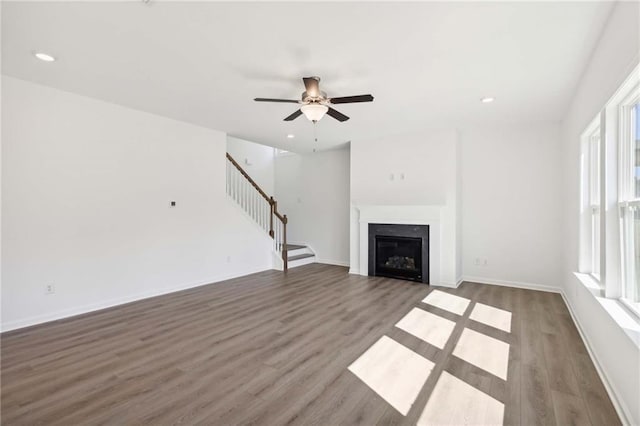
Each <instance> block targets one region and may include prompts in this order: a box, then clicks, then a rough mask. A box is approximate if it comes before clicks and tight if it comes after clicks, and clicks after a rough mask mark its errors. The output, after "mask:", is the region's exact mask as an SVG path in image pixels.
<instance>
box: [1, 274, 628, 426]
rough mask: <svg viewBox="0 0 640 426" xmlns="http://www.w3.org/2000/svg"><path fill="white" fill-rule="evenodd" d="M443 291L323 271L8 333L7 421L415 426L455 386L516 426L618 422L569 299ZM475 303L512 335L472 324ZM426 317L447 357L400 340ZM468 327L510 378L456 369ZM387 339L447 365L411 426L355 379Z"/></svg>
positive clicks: (4, 340)
mask: <svg viewBox="0 0 640 426" xmlns="http://www.w3.org/2000/svg"><path fill="white" fill-rule="evenodd" d="M433 290H434V288H431V287H429V286H425V285H423V284H416V283H411V282H407V281H398V280H393V279H388V278H379V277H361V276H356V275H349V274H348V273H347V270H346V269H345V268H342V267H336V266H328V265H320V264H310V265H306V266H303V267H300V268H295V269H292V270H290V271H289V272H287V273H286V274H284V273H282V272H278V271H265V272H261V273H258V274H252V275H249V276H245V277H239V278H236V279H232V280H228V281H225V282H221V283H216V284H212V285H207V286H201V287H197V288H192V289H188V290H185V291H181V292H177V293H172V294H167V295H163V296H159V297H154V298H150V299H145V300H141V301H138V302H134V303H129V304H126V305H121V306H117V307H114V308H109V309H105V310H102V311H98V312H93V313H89V314H85V315H81V316H78V317H74V318H68V319H64V320H60V321H55V322H51V323H47V324H42V325H39V326H35V327H30V328H25V329H22V330H16V331H12V332H8V333H4V334H2V335H1V336H0V339H1V341H0V343H1V347H0V361H1V366H0V367H1V368H0V374H1V377H0V378H1V380H2V382H1V400H0V402H1V404H0V409H1V411H0V416H1V417H0V421H1V423H2V424H3V425H36V424H47V425H70V424H83V425H93V424H96V425H98V424H100V425H102V424H150V425H164V424H203V425H205V424H206V425H225V426H226V425H235V424H243V425H250V424H255V425H284V424H299V425H302V424H318V425H329V424H331V425H340V424H345V425H346V424H349V425H352V424H362V425H374V424H384V425H392V424H398V425H415V424H416V422H417V421H418V419H419V418H420V415H421V413H422V411H423V410H424V407H425V406H426V404H427V402H428V401H429V399H430V397H431V394H432V392H433V389H434V387H435V386H436V383H437V382H438V379H439V377H440V376H441V375H442V374H443V372H446V373H447V374H450V375H452V376H454V377H455V378H456V379H457V380H459V381H462V382H464V383H465V384H466V385H465V386H467V389H471V388H473V389H474V391H477V392H478V395H483V398H486V397H487V396H488V397H491V398H493V399H494V400H497V401H499V402H500V403H501V404H504V424H509V425H511V424H514V425H515V424H522V425H527V426H528V425H532V424H557V425H562V426H564V425H565V424H592V425H594V426H596V425H602V424H607V425H610V424H619V422H620V421H619V419H618V417H617V415H616V413H615V409H614V408H613V405H612V404H611V401H610V400H609V398H608V396H607V394H606V391H605V389H604V386H603V385H602V383H601V382H600V380H599V377H598V375H597V372H596V371H595V368H594V367H593V364H592V363H591V360H590V358H589V356H588V354H587V352H586V348H585V347H584V344H583V342H582V340H581V339H580V335H579V333H578V332H577V329H576V328H575V326H574V324H573V322H572V320H571V317H570V315H569V313H568V311H567V309H566V306H565V305H564V302H563V300H562V298H561V297H560V296H559V295H556V294H551V293H542V292H535V291H529V290H523V289H514V288H508V287H500V286H490V285H481V284H474V283H466V282H465V283H463V284H462V285H460V286H459V288H457V289H445V288H438V291H441V292H444V293H448V294H452V295H455V296H458V297H463V298H467V299H469V300H470V303H469V304H468V306H467V308H466V310H465V312H463V313H457V314H456V313H452V312H449V311H446V310H443V309H440V308H438V307H435V306H432V305H428V304H425V303H423V302H422V300H423V299H424V298H425V297H426V296H427V295H428V294H429V293H430V292H432V291H433ZM476 303H482V304H484V305H487V306H490V307H493V308H498V309H501V310H504V311H507V312H510V313H511V327H510V331H509V330H508V329H506V330H505V329H504V327H502V326H501V327H502V328H503V329H498V328H495V327H492V326H491V325H487V324H483V323H482V322H478V321H474V320H471V319H469V316H470V313H471V312H472V310H473V307H474V306H475V304H476ZM413 308H416V309H421V310H423V311H427V312H429V313H430V314H433V315H436V316H439V317H441V318H444V319H447V320H449V321H453V322H454V323H455V326H454V328H453V331H451V332H450V337H449V339H448V340H447V342H446V343H445V344H444V347H442V348H441V347H436V346H433V345H432V344H430V343H428V342H425V341H423V340H421V339H420V338H418V337H416V336H414V335H412V334H410V333H408V332H406V331H404V330H401V329H399V328H397V327H395V324H396V323H397V322H398V321H400V319H401V318H403V317H404V316H405V315H407V313H409V312H410V311H411V310H412V309H413ZM427 317H429V316H427ZM431 318H433V317H431ZM436 322H437V321H436ZM465 329H469V330H472V331H473V332H476V333H481V334H482V335H484V336H487V337H490V338H492V339H497V340H499V341H501V342H504V343H505V344H507V345H509V356H508V366H507V376H506V380H504V379H503V378H500V377H497V376H494V375H493V374H491V373H490V372H488V371H485V370H482V369H481V368H479V367H478V366H476V365H473V364H472V363H471V362H469V361H465V360H463V359H460V358H457V357H455V356H454V355H452V353H453V351H454V348H455V346H456V344H457V342H458V340H459V339H460V336H461V335H462V333H463V331H464V330H465ZM383 336H387V337H388V338H390V339H393V340H394V341H395V342H397V343H399V344H401V345H403V346H405V347H406V348H408V349H410V350H412V351H414V352H415V353H417V354H418V355H420V356H422V357H424V358H426V359H428V360H429V361H431V362H433V363H434V367H433V370H432V372H431V374H430V375H429V377H428V378H427V381H426V382H425V384H424V386H423V388H422V389H421V390H420V392H419V394H418V396H417V397H416V400H415V402H414V404H413V406H412V407H411V409H410V410H409V412H408V414H407V415H406V416H403V415H402V414H400V413H399V412H398V411H396V410H395V409H394V408H393V407H392V406H391V405H389V404H388V403H387V402H386V401H385V400H384V399H383V398H382V397H381V396H379V395H377V394H376V393H375V392H374V391H372V390H371V389H370V388H369V387H368V386H367V385H366V384H365V383H364V382H363V381H361V380H360V379H359V378H358V377H357V376H355V375H354V374H353V373H352V372H350V371H349V370H348V369H347V367H348V366H349V365H351V364H352V363H353V362H354V361H355V360H357V359H358V358H359V357H360V356H361V355H362V354H363V353H365V352H366V351H367V349H368V348H370V347H371V346H372V345H373V344H374V343H375V342H377V341H378V340H379V339H380V338H381V337H383ZM485 349H486V348H485ZM478 350H483V348H478ZM468 386H471V388H468Z"/></svg>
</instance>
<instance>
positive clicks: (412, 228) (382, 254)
mask: <svg viewBox="0 0 640 426" xmlns="http://www.w3.org/2000/svg"><path fill="white" fill-rule="evenodd" d="M369 275H370V276H376V277H390V278H398V279H402V280H410V281H417V282H421V283H425V284H428V283H429V225H396V224H384V223H370V224H369Z"/></svg>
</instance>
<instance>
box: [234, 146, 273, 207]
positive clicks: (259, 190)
mask: <svg viewBox="0 0 640 426" xmlns="http://www.w3.org/2000/svg"><path fill="white" fill-rule="evenodd" d="M227 159H228V160H229V161H231V164H233V165H234V166H235V168H236V169H238V171H239V172H240V174H241V175H242V176H244V178H245V179H246V180H248V181H249V183H250V184H251V186H253V187H254V188H255V189H256V191H258V193H259V194H260V195H262V197H263V198H264V199H265V200H267V201H268V202H269V204H271V203H272V202H273V197H269V196H268V195H267V194H266V193H265V192H264V191H263V190H262V188H260V186H259V185H258V184H257V183H256V181H254V180H253V179H251V176H249V175H248V174H247V172H245V171H244V169H243V168H242V166H240V164H238V162H237V161H236V160H234V159H233V157H232V156H231V155H229V153H228V152H227Z"/></svg>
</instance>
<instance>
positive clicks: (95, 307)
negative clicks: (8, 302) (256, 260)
mask: <svg viewBox="0 0 640 426" xmlns="http://www.w3.org/2000/svg"><path fill="white" fill-rule="evenodd" d="M269 269H270V268H256V269H255V270H247V271H242V272H241V273H231V274H223V275H219V276H216V277H213V278H211V279H207V280H204V281H199V282H195V283H189V284H180V285H177V286H174V287H169V288H161V289H156V290H150V291H144V292H141V293H136V294H132V295H128V296H124V297H119V298H115V299H109V300H105V301H101V302H97V303H90V304H87V305H83V306H79V307H74V308H70V309H63V310H60V311H56V312H50V313H46V314H42V315H35V316H32V317H29V318H23V319H19V320H15V321H9V322H6V323H3V324H2V325H1V327H0V332H2V333H4V332H6V331H11V330H17V329H20V328H24V327H30V326H33V325H38V324H43V323H46V322H51V321H56V320H60V319H64V318H69V317H75V316H77V315H83V314H87V313H89V312H95V311H99V310H102V309H107V308H112V307H114V306H118V305H124V304H125V303H131V302H136V301H138V300H143V299H148V298H150V297H155V296H162V295H164V294H169V293H175V292H177V291H181V290H187V289H190V288H194V287H200V286H203V285H207V284H214V283H217V282H220V281H225V280H230V279H233V278H238V277H243V276H245V275H250V274H254V273H256V272H262V271H267V270H269Z"/></svg>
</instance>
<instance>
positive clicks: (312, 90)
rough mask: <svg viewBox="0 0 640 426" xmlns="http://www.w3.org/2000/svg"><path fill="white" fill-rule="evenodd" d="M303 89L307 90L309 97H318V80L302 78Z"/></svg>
mask: <svg viewBox="0 0 640 426" xmlns="http://www.w3.org/2000/svg"><path fill="white" fill-rule="evenodd" d="M302 81H304V87H305V89H306V90H307V95H309V96H311V97H317V96H320V88H319V87H318V83H319V79H318V78H315V77H303V78H302Z"/></svg>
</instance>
